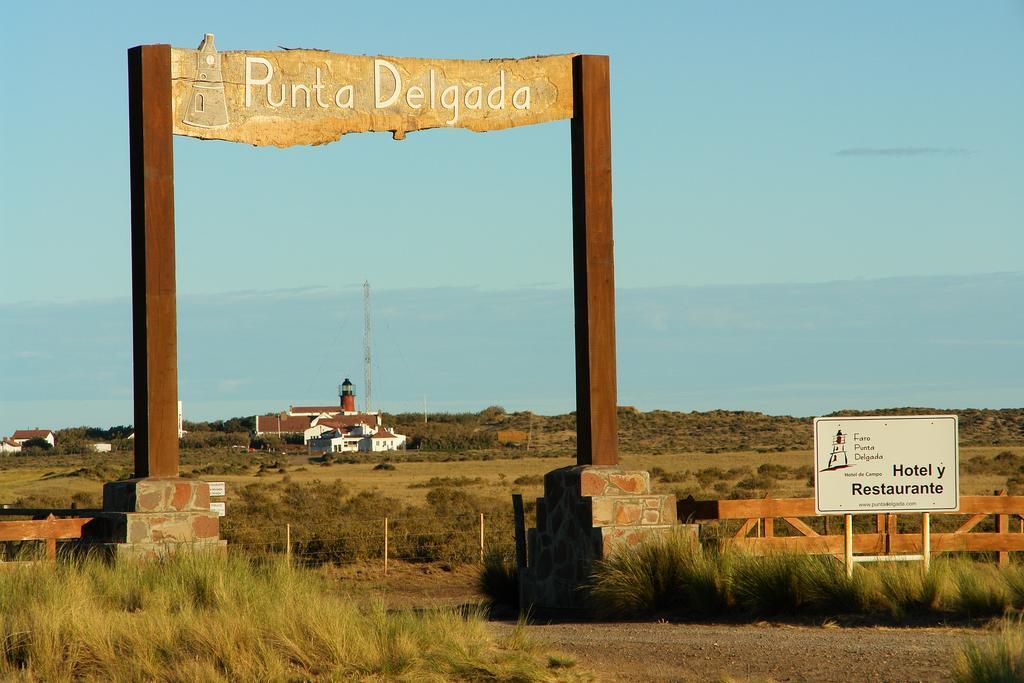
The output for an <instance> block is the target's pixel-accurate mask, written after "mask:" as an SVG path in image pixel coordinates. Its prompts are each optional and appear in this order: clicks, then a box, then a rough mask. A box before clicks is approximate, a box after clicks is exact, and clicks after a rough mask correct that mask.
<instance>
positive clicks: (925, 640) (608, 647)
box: [495, 623, 986, 683]
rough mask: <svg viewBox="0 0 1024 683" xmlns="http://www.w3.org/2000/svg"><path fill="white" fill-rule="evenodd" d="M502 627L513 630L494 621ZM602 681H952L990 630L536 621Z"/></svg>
mask: <svg viewBox="0 0 1024 683" xmlns="http://www.w3.org/2000/svg"><path fill="white" fill-rule="evenodd" d="M495 628H496V629H498V630H499V632H507V631H508V630H509V629H511V628H513V625H512V624H510V623H496V624H495ZM527 628H528V629H529V632H530V634H531V635H532V636H533V637H534V638H536V639H537V640H538V641H540V642H541V643H544V644H545V645H548V646H550V647H553V648H555V649H557V650H559V651H561V652H564V653H565V654H569V655H572V656H574V657H575V658H576V660H577V664H578V666H580V667H581V668H584V669H587V670H589V671H592V672H594V673H595V674H596V675H597V677H598V679H599V680H611V681H615V680H629V681H667V680H672V681H679V680H682V681H715V680H721V679H723V678H735V679H739V680H754V681H763V680H771V681H814V682H815V683H818V682H820V683H827V682H830V681H836V682H842V683H848V682H850V681H949V680H951V678H950V673H949V671H950V662H951V660H952V656H953V653H954V652H955V651H956V650H957V648H958V647H959V646H960V644H961V643H963V642H964V641H966V640H967V639H969V638H972V637H974V638H977V637H985V633H986V632H985V631H979V630H971V629H959V628H913V629H910V628H907V629H901V628H879V627H872V628H859V627H858V628H841V627H833V626H818V627H813V626H791V625H778V624H764V623H759V624H750V625H746V624H744V625H699V624H668V623H624V624H594V623H568V624H567V623H559V624H547V625H531V626H529V627H527Z"/></svg>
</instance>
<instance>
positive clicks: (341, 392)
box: [338, 377, 356, 415]
mask: <svg viewBox="0 0 1024 683" xmlns="http://www.w3.org/2000/svg"><path fill="white" fill-rule="evenodd" d="M338 398H340V399H341V412H343V413H345V414H346V415H355V413H356V392H355V389H353V388H352V382H350V381H349V380H348V377H346V378H345V381H344V382H342V383H341V384H339V385H338Z"/></svg>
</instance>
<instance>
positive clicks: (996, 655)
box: [953, 619, 1024, 683]
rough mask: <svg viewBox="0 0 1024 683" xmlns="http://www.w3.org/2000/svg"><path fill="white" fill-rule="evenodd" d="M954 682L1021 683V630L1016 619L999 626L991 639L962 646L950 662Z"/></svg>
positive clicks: (1023, 650) (1023, 639)
mask: <svg viewBox="0 0 1024 683" xmlns="http://www.w3.org/2000/svg"><path fill="white" fill-rule="evenodd" d="M953 680H955V681H956V682H957V683H1018V682H1019V681H1024V629H1022V627H1021V621H1020V619H1010V620H1007V621H1006V622H1004V623H1003V625H1002V627H1001V628H1000V630H999V632H998V633H997V634H996V635H995V636H994V637H992V638H986V639H984V640H972V641H969V642H968V643H966V644H965V645H964V646H963V647H962V648H961V650H960V651H959V652H958V653H957V654H956V655H955V657H954V659H953Z"/></svg>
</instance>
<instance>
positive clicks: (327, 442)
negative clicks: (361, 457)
mask: <svg viewBox="0 0 1024 683" xmlns="http://www.w3.org/2000/svg"><path fill="white" fill-rule="evenodd" d="M405 440H406V439H405V436H404V435H402V434H395V433H394V432H392V431H390V430H388V429H385V428H384V427H381V428H379V429H377V430H376V431H373V430H371V429H370V428H369V427H367V426H366V425H356V426H355V427H352V428H350V429H332V430H329V431H326V432H324V433H322V434H320V435H319V436H315V437H313V438H311V439H309V440H308V441H306V447H307V448H308V449H309V452H310V453H355V452H366V453H371V452H372V453H380V452H383V451H397V450H398V449H400V448H402V447H404V446H405Z"/></svg>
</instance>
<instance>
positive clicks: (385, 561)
mask: <svg viewBox="0 0 1024 683" xmlns="http://www.w3.org/2000/svg"><path fill="white" fill-rule="evenodd" d="M387 575H388V518H387V517H385V518H384V576H387Z"/></svg>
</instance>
